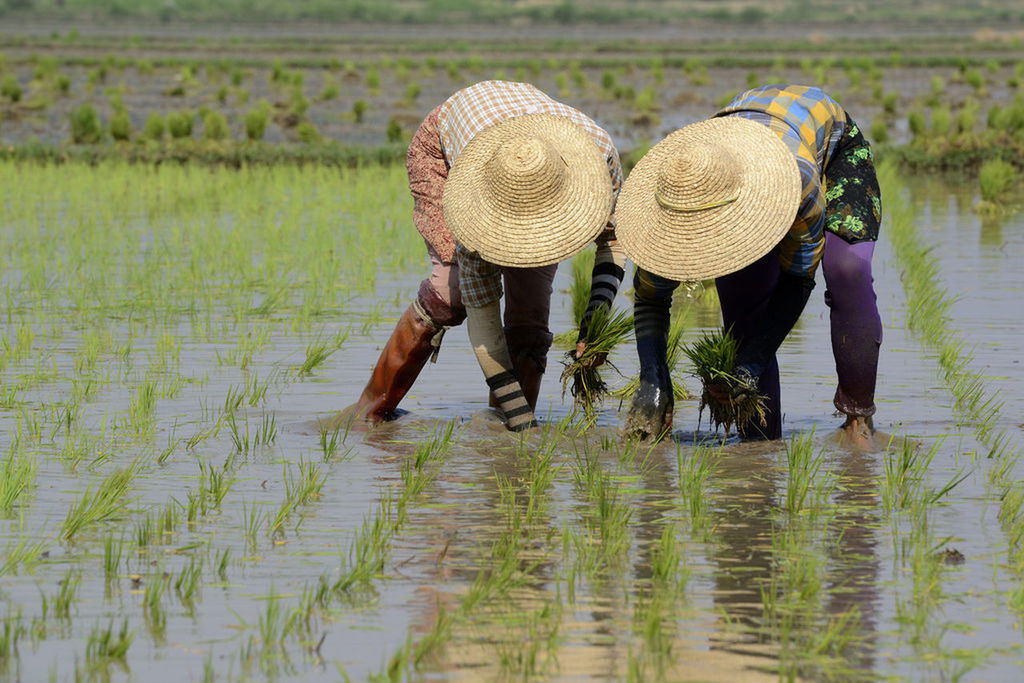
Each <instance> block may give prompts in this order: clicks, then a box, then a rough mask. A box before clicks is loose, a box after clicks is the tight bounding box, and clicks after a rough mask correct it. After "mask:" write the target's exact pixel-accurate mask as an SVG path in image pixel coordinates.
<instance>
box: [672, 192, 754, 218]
mask: <svg viewBox="0 0 1024 683" xmlns="http://www.w3.org/2000/svg"><path fill="white" fill-rule="evenodd" d="M739 197H740V196H739V193H737V194H735V195H733V196H732V197H727V198H725V199H719V200H717V201H713V202H708V203H707V204H700V205H697V206H693V205H686V204H676V203H675V202H673V201H672V200H671V199H668V198H667V197H664V196H663V195H662V194H661V193H660V192H658V191H657V190H655V191H654V199H655V200H657V202H658V206H660V207H661V208H663V209H667V210H669V211H679V212H682V213H694V212H696V211H707V210H708V209H717V208H718V207H720V206H725V205H726V204H732V203H733V202H734V201H736V200H737V199H739Z"/></svg>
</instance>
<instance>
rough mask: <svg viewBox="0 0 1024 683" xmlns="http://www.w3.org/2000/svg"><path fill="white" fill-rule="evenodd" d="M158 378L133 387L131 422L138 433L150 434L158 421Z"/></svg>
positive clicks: (133, 429)
mask: <svg viewBox="0 0 1024 683" xmlns="http://www.w3.org/2000/svg"><path fill="white" fill-rule="evenodd" d="M156 397H157V380H155V379H147V380H144V381H143V382H142V383H141V384H138V385H137V386H135V387H134V388H133V389H132V394H131V399H129V403H128V414H129V424H130V425H131V428H132V431H134V432H135V433H136V434H148V433H149V432H151V431H152V430H153V426H154V424H155V422H156Z"/></svg>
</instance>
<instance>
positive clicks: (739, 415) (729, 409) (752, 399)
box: [684, 330, 765, 436]
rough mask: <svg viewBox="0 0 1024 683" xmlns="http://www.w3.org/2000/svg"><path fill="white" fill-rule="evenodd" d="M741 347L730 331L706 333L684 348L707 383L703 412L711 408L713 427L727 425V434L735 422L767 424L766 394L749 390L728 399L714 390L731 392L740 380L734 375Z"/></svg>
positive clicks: (699, 374) (694, 372)
mask: <svg viewBox="0 0 1024 683" xmlns="http://www.w3.org/2000/svg"><path fill="white" fill-rule="evenodd" d="M738 349H739V342H738V341H737V340H736V338H735V337H733V336H732V334H731V333H730V332H729V331H728V330H726V331H723V332H713V333H707V332H706V333H704V335H703V336H702V337H701V338H700V339H699V340H697V341H696V342H694V343H693V344H692V345H691V346H689V347H687V348H686V349H685V350H684V352H685V353H686V356H687V357H688V358H689V359H690V361H691V362H692V363H693V374H694V376H696V377H699V378H700V380H701V383H702V385H703V387H702V391H701V397H700V414H701V415H703V414H704V408H707V409H708V413H709V415H710V418H711V424H712V426H714V428H715V429H718V427H720V426H722V427H724V428H725V434H726V436H728V435H729V427H730V426H732V425H734V424H735V425H744V424H749V423H752V422H754V421H755V420H757V421H758V422H760V423H761V424H765V397H764V396H762V395H760V394H758V393H757V392H756V391H750V392H746V393H744V394H742V396H741V397H739V398H738V399H730V400H729V401H728V402H722V401H719V400H718V399H717V398H715V396H714V394H713V393H712V388H720V389H721V390H722V391H724V392H726V393H727V392H728V391H729V389H730V388H732V387H734V386H736V385H738V384H739V383H740V380H739V379H738V378H737V377H736V376H735V375H734V374H733V370H734V368H735V365H736V352H737V350H738Z"/></svg>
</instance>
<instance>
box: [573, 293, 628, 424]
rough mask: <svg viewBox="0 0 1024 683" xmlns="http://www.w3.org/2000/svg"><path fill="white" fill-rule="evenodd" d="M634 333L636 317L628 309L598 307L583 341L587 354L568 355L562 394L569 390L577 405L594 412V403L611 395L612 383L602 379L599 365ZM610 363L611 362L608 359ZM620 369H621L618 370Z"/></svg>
mask: <svg viewBox="0 0 1024 683" xmlns="http://www.w3.org/2000/svg"><path fill="white" fill-rule="evenodd" d="M632 332H633V316H632V315H630V314H629V313H627V312H625V311H613V310H612V309H611V308H610V307H608V306H600V307H598V308H597V309H596V310H595V311H594V313H593V315H592V316H591V317H590V324H589V325H587V334H586V336H584V337H583V339H582V340H581V341H584V342H586V345H587V347H586V349H585V350H584V352H583V355H582V356H580V357H579V358H577V357H576V350H575V349H570V350H569V352H568V353H566V354H565V360H563V361H562V364H563V365H564V366H565V368H564V369H563V370H562V396H565V391H566V389H568V390H569V391H570V392H571V393H572V396H573V398H575V399H576V404H577V405H579V406H581V407H582V408H583V410H584V412H585V413H586V414H587V415H588V416H592V415H593V414H594V406H596V405H597V404H599V403H600V402H601V400H602V399H603V398H604V397H605V396H606V395H607V394H608V385H607V384H606V383H605V381H604V380H603V379H602V378H601V372H600V370H599V368H598V367H597V364H598V363H599V362H601V361H602V360H604V359H605V357H606V356H607V355H608V354H609V353H610V352H611V351H612V349H614V348H615V347H616V346H618V345H619V344H621V343H622V342H624V341H626V340H627V339H629V335H630V334H631V333H632ZM605 362H606V363H607V361H605ZM607 365H609V366H610V367H612V369H615V366H614V365H612V364H611V363H607ZM616 371H617V370H616Z"/></svg>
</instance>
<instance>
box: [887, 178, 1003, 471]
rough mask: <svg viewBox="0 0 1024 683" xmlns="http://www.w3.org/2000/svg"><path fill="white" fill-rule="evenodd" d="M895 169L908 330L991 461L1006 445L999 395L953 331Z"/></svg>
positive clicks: (896, 241) (895, 237)
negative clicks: (929, 351)
mask: <svg viewBox="0 0 1024 683" xmlns="http://www.w3.org/2000/svg"><path fill="white" fill-rule="evenodd" d="M895 173H896V171H895V169H894V168H893V167H892V166H891V165H889V164H883V165H882V166H881V168H880V171H879V178H880V181H881V184H882V186H883V187H884V191H885V192H886V196H887V197H890V199H889V200H888V201H887V208H886V212H887V213H888V215H889V217H890V218H889V221H890V225H891V226H892V229H891V234H892V241H893V249H894V251H895V253H896V257H897V259H899V261H900V262H901V264H902V265H903V267H904V269H905V271H904V277H903V278H902V281H903V285H904V289H905V290H906V292H907V305H908V309H909V310H908V315H907V326H908V327H909V328H910V329H911V330H912V331H914V332H915V333H917V334H919V335H920V336H921V338H922V340H923V341H924V343H926V344H927V345H929V346H931V347H932V348H933V349H935V350H936V351H937V352H938V359H939V366H940V369H941V370H942V374H943V379H944V380H945V382H946V384H947V385H948V386H949V387H950V390H951V391H952V392H953V397H954V399H955V407H956V409H957V411H958V412H959V413H960V414H961V415H962V416H963V418H964V419H966V420H968V421H969V422H970V424H971V425H972V426H973V428H974V431H975V433H976V435H977V436H978V438H979V440H980V441H981V442H982V443H983V444H985V445H986V446H988V447H989V449H990V453H989V456H990V457H991V456H995V455H998V454H999V452H997V450H1001V448H1000V447H1001V444H1004V443H1005V441H1004V440H1003V439H1002V438H1001V437H1000V435H999V434H996V433H994V429H995V426H996V422H997V421H998V420H999V419H1000V407H1001V404H1000V402H999V401H998V398H997V395H996V394H992V393H990V392H988V390H987V387H986V384H985V381H984V377H983V376H982V375H981V374H980V373H978V372H977V371H975V370H973V369H972V368H971V362H972V360H973V358H972V356H971V355H970V354H968V353H966V352H965V351H964V348H965V343H964V341H963V340H962V339H961V338H960V336H959V334H958V332H957V331H956V330H955V329H952V328H951V326H950V317H949V310H950V308H951V307H952V305H953V299H952V297H951V296H950V295H949V293H948V292H947V291H946V289H945V287H943V285H942V284H941V281H940V279H939V275H938V272H939V271H938V264H937V262H936V260H935V259H934V257H932V256H931V254H929V248H928V247H927V245H925V244H924V243H923V242H922V241H921V240H920V238H919V237H918V236H917V231H916V230H915V228H914V223H913V220H914V219H913V214H912V212H911V208H910V206H909V205H908V203H907V202H906V200H905V199H903V198H902V197H901V193H900V185H899V183H898V181H897V179H896V176H895Z"/></svg>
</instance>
